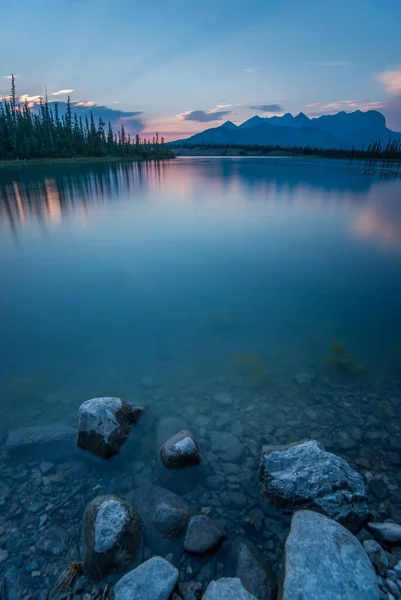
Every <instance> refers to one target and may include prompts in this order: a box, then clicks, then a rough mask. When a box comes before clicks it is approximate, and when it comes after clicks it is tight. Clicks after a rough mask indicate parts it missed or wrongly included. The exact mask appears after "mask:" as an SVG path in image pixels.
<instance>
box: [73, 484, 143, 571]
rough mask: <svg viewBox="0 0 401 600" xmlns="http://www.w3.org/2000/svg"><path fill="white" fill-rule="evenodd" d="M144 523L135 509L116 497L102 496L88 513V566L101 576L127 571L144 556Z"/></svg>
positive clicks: (85, 564)
mask: <svg viewBox="0 0 401 600" xmlns="http://www.w3.org/2000/svg"><path fill="white" fill-rule="evenodd" d="M141 537H142V526H141V522H140V520H139V517H138V515H137V514H136V512H135V511H134V509H133V508H132V507H131V506H130V505H129V504H128V503H127V502H125V501H124V500H121V499H120V498H117V497H116V496H98V497H97V498H95V499H94V500H92V501H91V502H90V503H89V504H88V505H87V507H86V509H85V514H84V545H85V551H84V569H85V571H86V572H87V573H88V574H89V576H90V577H93V578H94V579H101V578H102V577H103V576H104V575H106V574H107V573H109V572H110V571H120V572H121V571H125V570H126V569H127V568H128V567H130V566H131V565H132V564H133V563H134V562H135V560H136V559H139V558H140V555H141Z"/></svg>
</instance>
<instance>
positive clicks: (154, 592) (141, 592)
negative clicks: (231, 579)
mask: <svg viewBox="0 0 401 600" xmlns="http://www.w3.org/2000/svg"><path fill="white" fill-rule="evenodd" d="M177 581H178V570H177V569H176V568H175V567H174V566H173V565H172V564H170V563H169V562H168V561H167V560H165V559H164V558H160V556H155V557H154V558H151V559H150V560H147V561H146V562H144V563H142V564H141V565H140V566H139V567H137V568H136V569H134V570H133V571H130V572H129V573H127V574H126V575H124V577H122V578H121V579H120V581H118V583H117V584H116V585H115V586H114V597H115V600H168V599H169V597H170V595H171V592H172V591H173V589H174V587H175V585H176V583H177ZM231 600H233V599H231Z"/></svg>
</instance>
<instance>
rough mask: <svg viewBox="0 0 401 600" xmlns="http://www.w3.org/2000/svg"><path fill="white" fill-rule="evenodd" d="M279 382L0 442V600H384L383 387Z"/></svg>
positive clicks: (40, 429)
mask: <svg viewBox="0 0 401 600" xmlns="http://www.w3.org/2000/svg"><path fill="white" fill-rule="evenodd" d="M296 385H297V386H298V387H299V390H300V392H299V393H298V394H294V395H292V396H289V395H286V394H280V393H273V392H272V393H271V394H268V393H265V392H263V391H260V390H257V389H246V390H241V391H239V390H238V389H235V388H231V387H230V386H229V385H228V383H227V382H226V381H223V380H221V381H211V382H207V383H205V385H204V386H203V387H202V388H201V387H199V389H192V390H189V389H188V388H186V387H185V385H183V386H181V387H180V388H179V389H177V391H176V394H175V395H174V398H172V399H171V401H170V402H166V400H165V398H164V397H163V391H162V390H157V389H155V388H156V386H152V385H150V384H149V385H146V386H144V393H143V397H144V402H143V404H141V405H136V404H135V403H131V402H127V401H125V400H124V399H120V398H116V397H99V398H92V399H90V400H86V401H84V402H83V403H82V404H81V405H80V406H79V407H77V408H78V411H77V414H76V411H75V415H76V416H75V418H74V419H72V418H71V419H65V421H63V422H57V421H55V422H53V423H50V424H35V425H26V423H25V422H23V424H22V425H21V426H18V427H15V428H14V429H11V430H9V431H7V432H5V434H4V436H3V439H2V440H1V446H0V600H22V599H27V600H28V599H31V600H67V599H70V600H104V599H114V600H169V599H172V600H200V599H201V598H204V599H205V600H225V599H230V600H235V599H238V600H276V599H277V600H278V599H280V600H340V599H341V600H394V599H398V598H401V510H400V509H401V492H400V482H401V474H400V470H399V467H400V465H401V429H400V425H401V423H400V422H399V417H398V413H399V407H400V403H401V388H400V385H399V382H397V381H392V382H388V383H386V385H385V387H382V389H381V390H377V389H375V390H374V391H372V389H371V388H368V387H367V386H366V385H364V384H363V383H361V382H355V383H347V385H342V384H341V383H335V384H334V383H330V382H327V381H326V382H324V385H323V384H322V385H320V386H319V385H316V384H313V383H311V382H310V381H309V379H308V374H304V375H302V374H301V375H300V376H299V377H298V378H297V383H296ZM305 398H307V402H306V401H305Z"/></svg>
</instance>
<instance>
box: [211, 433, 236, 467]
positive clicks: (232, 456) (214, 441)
mask: <svg viewBox="0 0 401 600" xmlns="http://www.w3.org/2000/svg"><path fill="white" fill-rule="evenodd" d="M210 447H211V451H212V452H216V453H217V454H219V455H220V457H221V458H222V460H225V461H227V462H233V461H234V462H235V461H237V460H239V459H240V458H241V455H242V445H241V443H240V441H239V439H238V438H237V436H236V435H234V434H233V433H230V432H229V431H212V435H211V446H210Z"/></svg>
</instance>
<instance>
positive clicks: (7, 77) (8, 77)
mask: <svg viewBox="0 0 401 600" xmlns="http://www.w3.org/2000/svg"><path fill="white" fill-rule="evenodd" d="M14 77H17V76H16V75H14ZM12 78H13V76H12V75H3V77H2V79H12Z"/></svg>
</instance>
